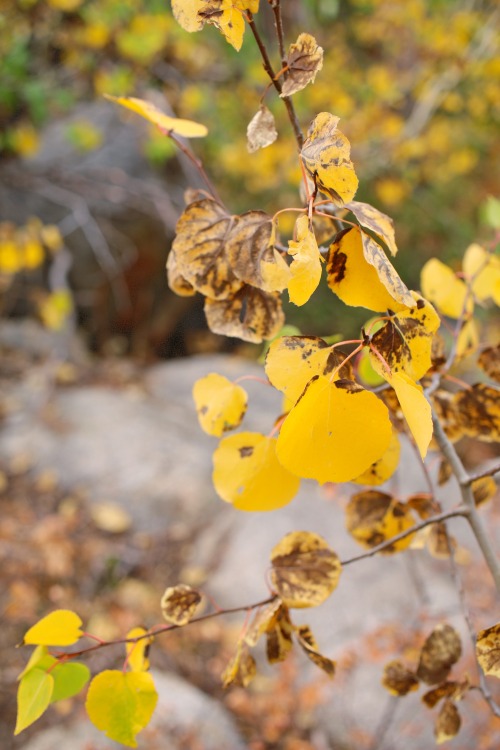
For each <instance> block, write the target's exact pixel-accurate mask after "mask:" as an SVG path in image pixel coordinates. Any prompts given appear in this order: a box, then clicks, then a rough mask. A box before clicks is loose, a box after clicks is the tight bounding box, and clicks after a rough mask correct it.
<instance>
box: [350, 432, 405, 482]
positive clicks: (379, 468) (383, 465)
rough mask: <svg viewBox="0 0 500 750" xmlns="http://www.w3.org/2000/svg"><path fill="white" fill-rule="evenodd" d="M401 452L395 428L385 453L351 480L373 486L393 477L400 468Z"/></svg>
mask: <svg viewBox="0 0 500 750" xmlns="http://www.w3.org/2000/svg"><path fill="white" fill-rule="evenodd" d="M400 452H401V446H400V443H399V438H398V435H397V432H396V431H395V430H393V433H392V437H391V442H390V443H389V447H388V448H387V450H386V452H385V453H384V455H383V456H382V457H381V458H379V459H378V461H375V462H374V463H373V464H372V465H371V466H369V467H368V469H367V470H366V471H364V472H363V473H362V474H360V475H359V477H356V478H355V479H351V481H352V482H354V483H355V484H368V485H370V486H371V487H376V486H377V485H379V484H383V483H384V482H386V481H387V480H388V479H389V478H390V477H392V475H393V474H394V472H395V471H396V469H397V468H398V465H399V455H400Z"/></svg>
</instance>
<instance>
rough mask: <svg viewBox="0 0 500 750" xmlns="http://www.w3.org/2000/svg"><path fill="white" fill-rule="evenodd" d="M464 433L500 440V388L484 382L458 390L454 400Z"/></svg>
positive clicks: (495, 440)
mask: <svg viewBox="0 0 500 750" xmlns="http://www.w3.org/2000/svg"><path fill="white" fill-rule="evenodd" d="M452 408H454V409H455V411H456V415H457V420H458V422H459V424H460V426H461V427H462V429H463V431H464V433H465V434H466V435H469V436H470V437H475V438H477V439H478V440H484V441H485V442H497V441H500V389H499V388H495V387H494V386H490V385H485V384H484V383H475V384H474V385H473V386H471V387H470V388H467V389H466V390H463V391H458V392H457V393H456V394H455V395H454V397H453V402H452Z"/></svg>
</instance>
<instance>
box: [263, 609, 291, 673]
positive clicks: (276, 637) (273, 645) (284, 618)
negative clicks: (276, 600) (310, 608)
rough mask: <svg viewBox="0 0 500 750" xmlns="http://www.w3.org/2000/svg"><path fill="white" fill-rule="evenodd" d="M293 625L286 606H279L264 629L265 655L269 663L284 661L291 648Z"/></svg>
mask: <svg viewBox="0 0 500 750" xmlns="http://www.w3.org/2000/svg"><path fill="white" fill-rule="evenodd" d="M292 633H293V625H292V622H291V620H290V615H289V613H288V608H287V607H285V606H283V605H282V606H281V607H280V608H279V609H278V611H277V612H276V614H275V616H274V618H273V620H272V622H271V624H270V626H269V628H268V629H267V631H266V656H267V660H268V662H269V664H277V663H278V662H280V661H284V660H285V659H286V657H287V656H288V654H289V653H290V651H291V649H292V645H293V642H292Z"/></svg>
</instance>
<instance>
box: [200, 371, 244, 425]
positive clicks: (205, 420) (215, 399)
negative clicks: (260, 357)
mask: <svg viewBox="0 0 500 750" xmlns="http://www.w3.org/2000/svg"><path fill="white" fill-rule="evenodd" d="M193 398H194V402H195V405H196V411H197V414H198V420H199V422H200V425H201V427H202V429H203V430H204V431H205V432H207V433H208V434H209V435H215V436H216V437H220V436H221V435H222V433H223V432H226V431H227V430H233V429H234V428H235V427H238V425H239V424H241V420H242V419H243V417H244V416H245V412H246V409H247V394H246V391H245V390H244V389H243V388H242V387H241V386H239V385H236V383H232V382H231V381H230V380H228V379H227V378H225V377H224V376H223V375H218V374H217V373H215V372H212V373H210V374H209V375H206V376H205V377H204V378H200V379H199V380H197V381H196V383H195V384H194V387H193Z"/></svg>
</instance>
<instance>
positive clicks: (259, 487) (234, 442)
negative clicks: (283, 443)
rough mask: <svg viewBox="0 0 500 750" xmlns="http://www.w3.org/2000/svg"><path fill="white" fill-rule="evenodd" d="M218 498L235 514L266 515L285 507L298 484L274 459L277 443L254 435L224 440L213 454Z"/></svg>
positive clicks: (294, 477) (231, 437)
mask: <svg viewBox="0 0 500 750" xmlns="http://www.w3.org/2000/svg"><path fill="white" fill-rule="evenodd" d="M213 482H214V486H215V490H216V492H217V494H218V495H219V496H220V497H221V498H222V499H223V500H225V501H226V502H227V503H232V504H233V505H234V507H235V508H238V510H246V511H267V510H276V509H277V508H281V507H283V506H284V505H287V504H288V503H289V502H290V500H292V499H293V497H294V496H295V495H296V494H297V491H298V489H299V484H300V480H299V479H298V477H297V476H295V474H292V473H290V472H289V471H287V470H286V469H285V468H284V467H283V466H282V465H281V464H280V463H279V461H278V459H277V458H276V440H275V439H274V438H268V437H265V436H264V435H260V434H259V433H256V432H240V433H238V434H237V435H231V436H229V437H226V438H224V439H223V440H221V442H220V443H219V447H218V448H217V450H216V451H215V453H214V472H213Z"/></svg>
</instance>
